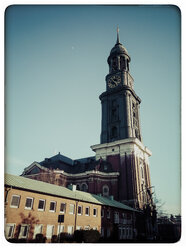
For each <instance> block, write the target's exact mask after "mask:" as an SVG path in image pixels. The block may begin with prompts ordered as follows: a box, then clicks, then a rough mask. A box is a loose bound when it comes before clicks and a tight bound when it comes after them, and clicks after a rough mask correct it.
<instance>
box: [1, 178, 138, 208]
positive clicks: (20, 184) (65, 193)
mask: <svg viewBox="0 0 186 248" xmlns="http://www.w3.org/2000/svg"><path fill="white" fill-rule="evenodd" d="M5 185H6V186H12V187H15V188H20V189H24V190H29V191H34V192H38V193H43V194H50V195H54V196H58V197H65V198H70V199H73V200H79V201H84V202H90V203H94V204H99V205H105V206H111V207H115V208H121V209H125V210H130V211H137V210H135V209H134V208H131V207H129V206H127V205H125V204H122V203H121V202H118V201H115V200H111V199H109V198H106V197H102V196H98V195H94V194H90V193H87V192H82V191H79V190H75V191H72V190H70V189H68V188H65V187H62V186H58V185H54V184H50V183H45V182H41V181H37V180H34V179H29V178H25V177H22V176H15V175H10V174H5Z"/></svg>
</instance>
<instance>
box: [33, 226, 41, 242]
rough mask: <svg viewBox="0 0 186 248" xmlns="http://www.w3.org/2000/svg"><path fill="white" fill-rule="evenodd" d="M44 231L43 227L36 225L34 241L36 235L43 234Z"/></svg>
mask: <svg viewBox="0 0 186 248" xmlns="http://www.w3.org/2000/svg"><path fill="white" fill-rule="evenodd" d="M42 231H43V225H41V224H36V225H35V229H34V239H35V237H36V235H37V234H40V233H42Z"/></svg>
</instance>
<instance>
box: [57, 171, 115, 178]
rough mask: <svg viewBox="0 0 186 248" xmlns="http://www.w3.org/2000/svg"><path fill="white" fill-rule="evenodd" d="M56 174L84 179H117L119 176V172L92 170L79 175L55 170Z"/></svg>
mask: <svg viewBox="0 0 186 248" xmlns="http://www.w3.org/2000/svg"><path fill="white" fill-rule="evenodd" d="M53 172H54V173H56V174H57V173H59V174H62V175H65V176H67V177H82V176H87V175H89V176H94V175H96V176H106V177H108V176H111V177H117V176H119V172H107V173H105V172H101V171H96V170H91V171H85V172H83V173H77V174H71V173H67V172H64V171H63V170H53Z"/></svg>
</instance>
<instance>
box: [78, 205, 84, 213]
mask: <svg viewBox="0 0 186 248" xmlns="http://www.w3.org/2000/svg"><path fill="white" fill-rule="evenodd" d="M79 208H81V213H78V211H77V215H82V214H83V206H82V205H78V209H77V210H79Z"/></svg>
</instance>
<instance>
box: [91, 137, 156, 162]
mask: <svg viewBox="0 0 186 248" xmlns="http://www.w3.org/2000/svg"><path fill="white" fill-rule="evenodd" d="M91 149H92V150H93V151H94V152H96V160H98V159H100V157H102V158H103V159H106V157H107V156H108V155H118V154H120V155H125V154H132V153H134V154H141V155H140V156H141V157H145V158H146V160H148V157H149V156H151V155H152V153H151V151H150V150H149V149H148V148H147V147H146V146H144V145H143V144H142V142H141V141H140V140H139V139H137V138H133V137H132V138H127V139H122V140H116V141H113V142H109V143H104V144H97V145H93V146H91Z"/></svg>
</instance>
